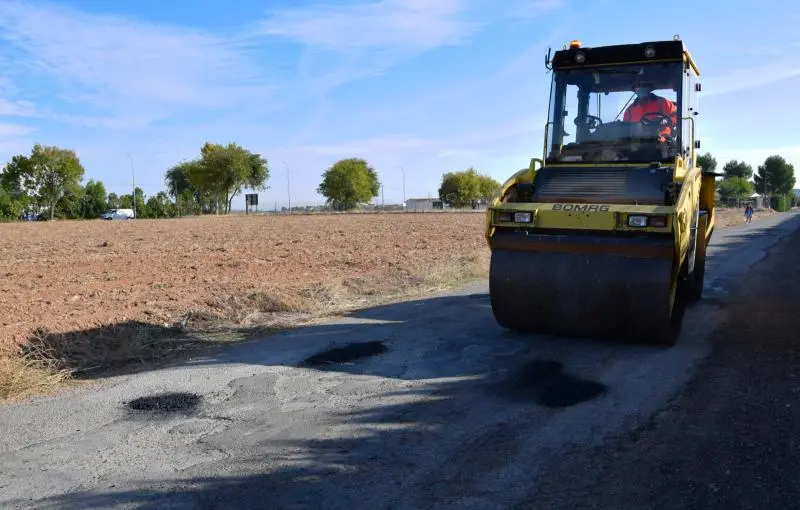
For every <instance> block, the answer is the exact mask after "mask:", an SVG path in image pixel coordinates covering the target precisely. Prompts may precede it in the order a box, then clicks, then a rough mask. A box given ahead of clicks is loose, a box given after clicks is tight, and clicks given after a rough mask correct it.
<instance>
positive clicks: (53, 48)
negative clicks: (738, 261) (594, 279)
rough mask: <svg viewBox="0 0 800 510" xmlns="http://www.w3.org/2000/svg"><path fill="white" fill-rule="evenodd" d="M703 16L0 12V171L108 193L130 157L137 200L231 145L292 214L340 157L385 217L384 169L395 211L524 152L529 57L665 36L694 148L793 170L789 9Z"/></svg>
mask: <svg viewBox="0 0 800 510" xmlns="http://www.w3.org/2000/svg"><path fill="white" fill-rule="evenodd" d="M716 5H718V4H716V3H715V2H703V3H701V2H697V1H692V2H689V1H673V2H667V3H662V4H658V3H652V2H649V3H643V2H629V1H613V2H612V1H610V0H607V1H596V2H591V1H570V0H504V1H502V2H499V1H497V0H405V1H402V0H330V1H327V2H324V1H322V0H233V1H230V2H219V1H213V2H212V1H211V0H193V1H184V0H171V1H169V2H165V1H163V0H161V1H156V0H63V1H60V2H53V1H50V2H48V1H46V0H32V1H27V2H22V1H15V0H2V2H0V26H2V27H3V30H0V69H2V71H3V72H2V74H0V161H3V162H5V161H7V160H8V159H10V157H11V156H12V155H14V154H18V153H27V152H28V151H29V150H30V147H31V145H32V144H33V143H35V142H39V143H44V144H52V145H59V146H62V147H69V148H72V149H74V150H76V151H77V153H78V155H79V156H80V158H81V160H82V162H83V164H84V166H85V168H86V179H89V178H95V179H100V180H102V181H103V182H104V183H105V184H106V187H107V188H108V190H109V191H114V192H117V193H126V192H129V190H130V182H131V161H130V160H129V159H128V157H127V156H126V153H130V154H131V156H132V157H133V161H134V166H135V171H136V183H137V185H139V186H141V187H142V188H143V189H144V191H145V193H146V194H147V195H152V194H155V193H156V192H158V191H160V190H161V189H163V187H164V185H163V175H164V172H165V171H166V170H167V169H168V168H169V167H170V166H171V165H173V164H175V163H177V162H178V161H180V160H182V159H188V158H193V157H195V156H197V155H198V154H199V150H200V147H201V145H202V144H203V143H204V142H205V141H212V142H218V143H227V142H230V141H235V142H237V143H239V144H241V145H243V146H245V147H246V148H248V149H251V150H253V151H257V152H260V153H261V154H262V155H264V156H265V157H266V158H267V159H268V161H269V165H270V168H271V178H270V180H269V182H268V185H269V186H270V187H271V188H270V189H269V190H267V191H265V192H262V193H261V195H260V201H259V202H260V204H261V205H260V208H262V209H263V208H271V207H273V206H274V205H275V203H277V205H278V206H279V207H280V206H284V205H286V202H287V196H288V193H287V191H288V190H287V167H288V170H289V177H290V180H291V181H290V182H291V195H292V202H293V205H305V204H320V203H322V202H324V199H323V197H321V196H319V195H317V194H316V192H315V189H316V187H317V185H318V184H319V181H320V179H321V174H322V172H324V170H325V169H326V168H328V167H329V166H330V165H331V164H333V163H334V162H335V161H336V160H338V159H341V158H344V157H362V158H365V159H367V160H368V161H369V162H370V163H371V164H372V166H373V167H374V168H375V169H376V170H377V171H378V173H379V175H380V177H381V180H382V181H383V182H384V193H385V199H386V202H394V203H397V202H399V201H400V200H401V198H402V188H403V179H402V172H401V169H400V167H401V166H402V167H403V168H404V169H405V173H406V178H405V190H406V191H405V193H406V197H409V198H411V197H425V196H428V195H431V196H435V194H436V192H437V189H438V185H439V182H440V180H441V176H442V174H443V173H444V172H447V171H453V170H463V169H465V168H467V167H469V166H475V167H476V168H478V170H480V171H482V172H486V173H488V174H491V175H492V176H494V177H495V178H497V179H498V180H500V181H502V180H503V179H504V178H506V177H507V176H508V175H510V173H512V172H513V171H515V170H517V169H519V168H522V167H525V166H527V163H528V161H529V159H530V158H531V157H534V156H537V157H538V156H540V155H541V147H542V126H543V122H544V118H545V115H546V108H547V99H548V97H547V96H548V90H549V75H548V74H547V73H546V70H545V68H544V64H543V62H544V55H545V54H546V52H547V48H548V47H552V48H553V49H554V50H555V49H557V48H560V47H561V46H562V45H564V44H566V43H567V42H568V41H569V40H571V39H573V38H577V39H580V40H581V41H583V44H584V45H585V46H592V45H603V44H614V43H625V42H638V41H643V40H657V39H671V38H672V37H673V35H675V34H676V33H677V34H680V36H681V38H682V39H683V40H684V41H685V42H686V44H687V45H688V47H689V50H690V51H691V53H692V55H693V57H694V58H695V60H696V61H697V62H698V65H699V67H700V71H701V81H702V83H703V90H704V92H703V94H702V95H701V96H700V101H699V106H700V107H699V111H700V116H701V117H700V128H699V129H700V138H701V140H702V144H703V146H702V151H703V152H705V151H710V152H712V153H713V154H714V155H715V156H716V157H717V159H718V161H719V162H720V165H721V164H722V163H724V162H725V161H727V160H730V159H740V160H742V159H743V160H746V161H748V162H749V163H751V164H752V165H753V166H754V167H755V166H756V165H758V164H759V163H761V162H762V161H763V160H764V158H766V156H768V155H769V154H773V153H779V154H782V155H783V156H784V157H786V158H787V159H788V160H789V161H790V162H792V163H793V164H794V165H795V167H796V168H798V170H800V142H798V140H797V136H796V133H797V132H798V130H797V127H796V125H795V124H794V123H793V116H798V118H800V101H798V100H797V99H796V98H797V96H796V94H797V90H798V89H800V56H798V55H800V35H798V32H797V31H796V27H797V26H798V24H800V7H797V6H795V4H794V3H793V2H789V1H788V0H784V1H775V2H769V3H766V2H761V3H751V2H745V1H728V2H725V3H724V10H721V9H720V8H718V7H716ZM284 162H285V164H284ZM799 177H800V176H799ZM798 180H799V181H800V178H799V179H798ZM378 200H380V199H378ZM234 203H235V205H234V207H236V208H243V206H244V198H243V197H242V196H240V197H237V200H236V201H235V202H234Z"/></svg>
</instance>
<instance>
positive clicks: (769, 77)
mask: <svg viewBox="0 0 800 510" xmlns="http://www.w3.org/2000/svg"><path fill="white" fill-rule="evenodd" d="M798 75H800V63H798V62H796V61H794V62H793V61H789V62H786V61H782V62H775V63H769V64H764V65H760V66H754V67H750V68H746V69H735V70H733V71H730V72H728V73H725V74H722V75H716V76H712V77H710V78H706V79H704V80H701V81H702V82H703V92H702V94H701V98H703V97H711V96H717V95H722V94H729V93H731V92H738V91H740V90H747V89H751V88H754V87H762V86H764V85H769V84H770V83H775V82H777V81H780V80H785V79H787V78H792V77H794V76H798Z"/></svg>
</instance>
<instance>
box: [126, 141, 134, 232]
mask: <svg viewBox="0 0 800 510" xmlns="http://www.w3.org/2000/svg"><path fill="white" fill-rule="evenodd" d="M125 154H126V155H127V156H128V158H129V159H130V160H131V182H132V183H133V194H132V195H131V197H133V200H132V202H133V217H134V218H136V170H135V169H134V167H133V156H131V155H130V153H129V152H126V153H125Z"/></svg>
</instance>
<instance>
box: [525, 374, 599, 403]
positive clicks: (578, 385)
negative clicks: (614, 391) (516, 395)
mask: <svg viewBox="0 0 800 510" xmlns="http://www.w3.org/2000/svg"><path fill="white" fill-rule="evenodd" d="M605 392H606V387H605V385H604V384H601V383H599V382H595V381H589V380H586V379H581V378H579V377H573V376H571V375H566V374H561V375H559V376H558V377H556V378H555V379H554V380H553V381H550V382H549V383H547V384H545V386H544V387H543V388H541V389H540V390H539V392H538V394H537V396H536V400H537V402H538V403H539V404H540V405H543V406H545V407H550V408H558V407H570V406H574V405H575V404H580V403H581V402H586V401H587V400H591V399H593V398H595V397H597V396H599V395H602V394H604V393H605Z"/></svg>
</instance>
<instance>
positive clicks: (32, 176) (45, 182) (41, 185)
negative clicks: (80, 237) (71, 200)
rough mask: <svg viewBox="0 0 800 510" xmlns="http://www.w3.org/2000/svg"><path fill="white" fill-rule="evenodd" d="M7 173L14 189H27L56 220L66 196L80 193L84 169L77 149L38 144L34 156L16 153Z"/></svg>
mask: <svg viewBox="0 0 800 510" xmlns="http://www.w3.org/2000/svg"><path fill="white" fill-rule="evenodd" d="M6 173H8V178H7V179H8V181H10V183H11V184H12V187H13V188H15V189H19V190H25V192H26V194H27V195H28V196H29V197H31V198H33V200H34V201H35V202H37V203H38V204H40V205H42V206H44V207H46V208H47V209H48V211H49V216H50V219H53V218H54V217H55V213H56V206H57V205H58V203H59V202H60V201H61V200H62V199H63V198H64V196H65V195H69V196H74V195H76V194H77V193H78V187H79V186H80V182H81V180H82V179H83V174H84V168H83V165H81V162H80V160H79V159H78V156H77V155H76V154H75V152H74V151H72V150H69V149H60V148H58V147H54V146H48V145H41V144H38V143H37V144H36V145H34V146H33V149H31V154H30V156H24V155H18V156H14V157H13V158H12V160H11V162H10V163H9V164H8V165H6V172H4V174H6Z"/></svg>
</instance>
